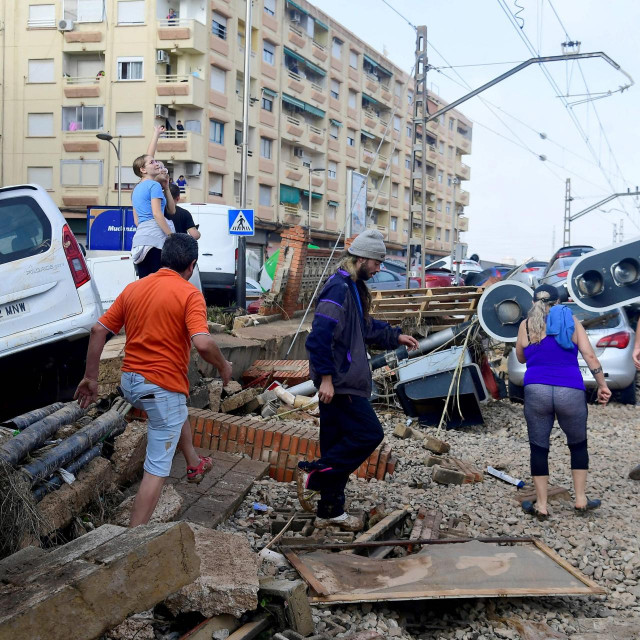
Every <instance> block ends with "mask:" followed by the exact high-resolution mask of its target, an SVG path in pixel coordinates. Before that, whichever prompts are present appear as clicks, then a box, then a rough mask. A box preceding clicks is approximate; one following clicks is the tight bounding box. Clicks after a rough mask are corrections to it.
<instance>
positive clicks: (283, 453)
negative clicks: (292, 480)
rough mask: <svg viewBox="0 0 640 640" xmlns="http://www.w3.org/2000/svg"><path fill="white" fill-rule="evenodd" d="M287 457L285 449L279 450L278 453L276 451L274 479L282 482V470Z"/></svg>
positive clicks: (284, 467) (285, 465) (284, 468)
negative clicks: (276, 460)
mask: <svg viewBox="0 0 640 640" xmlns="http://www.w3.org/2000/svg"><path fill="white" fill-rule="evenodd" d="M288 457H289V456H288V454H287V452H286V451H280V453H278V462H277V463H276V467H277V470H276V480H277V481H278V482H284V472H285V471H286V468H287V458H288Z"/></svg>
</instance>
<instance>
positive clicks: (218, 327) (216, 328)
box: [207, 322, 227, 333]
mask: <svg viewBox="0 0 640 640" xmlns="http://www.w3.org/2000/svg"><path fill="white" fill-rule="evenodd" d="M207 326H208V327H209V333H224V332H225V330H226V328H227V327H225V326H224V325H223V324H220V323H219V322H207Z"/></svg>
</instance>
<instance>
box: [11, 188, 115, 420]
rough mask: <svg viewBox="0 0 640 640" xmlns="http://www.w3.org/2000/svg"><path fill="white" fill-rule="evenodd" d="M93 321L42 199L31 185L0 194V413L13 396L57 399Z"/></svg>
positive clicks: (76, 250)
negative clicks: (0, 376)
mask: <svg viewBox="0 0 640 640" xmlns="http://www.w3.org/2000/svg"><path fill="white" fill-rule="evenodd" d="M101 314H102V306H101V304H100V296H99V295H98V291H97V289H96V287H95V282H94V280H93V279H92V277H91V274H90V273H89V269H88V267H87V264H86V262H85V259H84V256H83V254H82V251H81V249H80V246H79V245H78V242H77V241H76V238H75V236H74V235H73V233H72V231H71V229H70V228H69V226H68V225H67V222H66V220H65V219H64V217H63V215H62V214H61V213H60V210H59V209H58V207H57V206H56V204H55V203H54V201H53V200H52V199H51V197H50V196H49V194H48V193H47V192H46V191H45V190H44V189H43V188H42V187H39V186H37V185H32V184H26V185H18V186H13V187H3V188H0V367H1V368H2V371H3V374H4V375H3V376H2V378H3V385H2V394H1V395H2V399H1V400H0V413H3V412H4V411H10V410H12V409H14V408H15V409H17V408H18V406H20V403H19V401H18V396H20V395H24V396H26V397H27V401H28V398H29V397H30V398H31V400H32V401H38V402H39V404H36V406H42V405H43V404H46V402H47V401H49V400H50V398H52V399H60V400H62V399H65V396H68V391H69V389H71V388H72V387H73V386H74V385H77V383H78V382H79V381H80V378H81V377H82V374H83V371H84V363H85V357H86V352H87V344H88V339H89V332H90V330H91V327H92V326H93V324H94V323H95V322H96V321H97V319H98V318H99V317H100V315H101ZM40 400H42V401H40ZM14 401H15V402H14ZM9 405H11V406H10V407H9ZM17 413H19V410H16V411H15V412H14V415H15V414H17Z"/></svg>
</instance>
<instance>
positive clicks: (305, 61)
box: [283, 47, 327, 77]
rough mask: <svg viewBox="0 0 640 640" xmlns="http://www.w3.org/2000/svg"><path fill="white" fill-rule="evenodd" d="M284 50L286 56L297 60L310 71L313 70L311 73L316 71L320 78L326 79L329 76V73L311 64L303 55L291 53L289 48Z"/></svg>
mask: <svg viewBox="0 0 640 640" xmlns="http://www.w3.org/2000/svg"><path fill="white" fill-rule="evenodd" d="M283 48H284V54H285V55H286V56H290V57H291V58H293V59H294V60H297V61H298V62H302V64H304V65H305V66H306V67H307V68H308V69H311V71H314V72H315V73H317V74H318V75H319V76H323V77H324V76H326V75H327V72H326V71H325V70H324V69H321V68H320V67H318V66H317V65H315V64H313V62H309V60H307V59H306V58H303V57H302V56H301V55H299V54H297V53H296V52H295V51H291V49H287V47H283Z"/></svg>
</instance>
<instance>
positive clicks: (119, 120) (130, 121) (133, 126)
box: [116, 111, 142, 136]
mask: <svg viewBox="0 0 640 640" xmlns="http://www.w3.org/2000/svg"><path fill="white" fill-rule="evenodd" d="M116 135H117V136H141V135H142V111H121V112H118V113H116Z"/></svg>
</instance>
